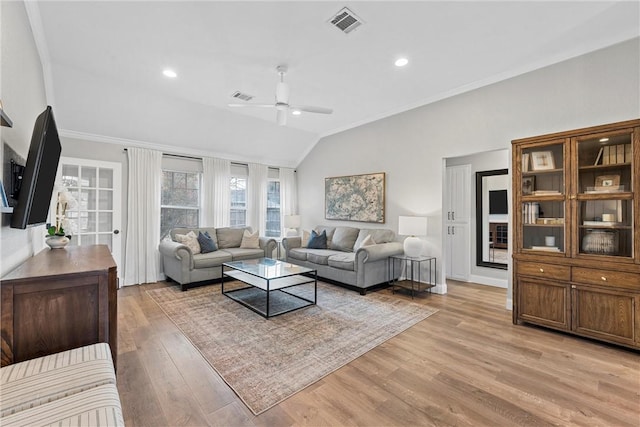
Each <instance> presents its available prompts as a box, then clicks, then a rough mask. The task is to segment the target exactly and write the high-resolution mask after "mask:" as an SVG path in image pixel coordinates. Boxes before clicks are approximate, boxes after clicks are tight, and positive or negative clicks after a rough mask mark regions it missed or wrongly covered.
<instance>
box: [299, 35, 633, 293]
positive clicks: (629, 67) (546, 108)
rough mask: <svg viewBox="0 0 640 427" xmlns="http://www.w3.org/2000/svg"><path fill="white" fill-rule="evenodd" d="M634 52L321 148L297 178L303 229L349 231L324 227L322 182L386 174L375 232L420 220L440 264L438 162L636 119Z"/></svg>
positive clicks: (412, 115) (367, 129)
mask: <svg viewBox="0 0 640 427" xmlns="http://www.w3.org/2000/svg"><path fill="white" fill-rule="evenodd" d="M639 52H640V39H638V38H636V39H633V40H630V41H628V42H625V43H621V44H619V45H615V46H612V47H609V48H607V49H603V50H600V51H596V52H593V53H590V54H588V55H584V56H581V57H578V58H574V59H571V60H569V61H565V62H563V63H559V64H555V65H552V66H549V67H546V68H542V69H540V70H537V71H534V72H531V73H527V74H524V75H522V76H518V77H515V78H512V79H509V80H506V81H503V82H500V83H496V84H493V85H491V86H487V87H484V88H481V89H477V90H474V91H472V92H468V93H465V94H461V95H458V96H455V97H452V98H449V99H445V100H442V101H439V102H436V103H433V104H430V105H426V106H423V107H420V108H416V109H414V110H411V111H407V112H405V113H402V114H398V115H395V116H392V117H388V118H385V119H382V120H379V121H376V122H373V123H369V124H367V125H364V126H361V127H358V128H355V129H351V130H348V131H345V132H341V133H339V134H335V135H331V136H328V137H325V138H323V139H322V140H320V141H319V142H318V144H317V145H316V147H314V149H313V150H312V151H311V152H310V153H309V155H308V156H307V157H306V158H305V159H304V160H303V161H302V162H301V164H300V165H299V166H298V168H297V170H298V188H299V194H298V197H299V206H300V214H301V215H302V222H303V228H309V227H312V226H314V225H316V224H327V223H331V224H332V225H339V224H347V225H350V223H343V222H338V221H327V220H325V219H324V178H325V177H330V176H340V175H352V174H360V173H370V172H386V173H387V193H386V199H387V201H386V214H387V216H386V218H387V220H386V224H384V227H388V228H392V229H394V230H397V227H398V216H399V215H426V216H428V217H429V221H430V225H429V236H428V237H427V244H426V251H427V253H428V254H430V255H434V256H436V257H437V258H438V259H442V253H441V248H442V225H441V222H442V176H443V170H442V167H443V158H449V157H457V156H463V155H468V154H471V153H478V152H482V151H488V150H497V149H509V148H510V141H511V140H513V139H516V138H523V137H527V136H534V135H540V134H545V133H550V132H556V131H562V130H569V129H576V128H581V127H586V126H592V125H599V124H604V123H610V122H616V121H621V120H629V119H634V118H638V117H639V116H640V91H639V89H640V66H639V64H640V54H639ZM425 78H428V76H425ZM434 221H437V222H438V224H436V226H435V227H434V226H432V225H431V224H432V223H433V222H434ZM351 225H353V224H352V223H351ZM355 225H356V226H364V225H365V224H355ZM439 264H440V263H439ZM442 277H443V276H442V274H438V278H439V280H440V281H442Z"/></svg>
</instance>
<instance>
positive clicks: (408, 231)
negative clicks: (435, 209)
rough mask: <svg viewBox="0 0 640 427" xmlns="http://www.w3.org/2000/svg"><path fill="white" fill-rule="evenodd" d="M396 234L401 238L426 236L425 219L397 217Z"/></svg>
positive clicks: (419, 217) (420, 217) (421, 217)
mask: <svg viewBox="0 0 640 427" xmlns="http://www.w3.org/2000/svg"><path fill="white" fill-rule="evenodd" d="M398 234H400V235H401V236H426V235H427V218H426V217H424V216H401V217H398Z"/></svg>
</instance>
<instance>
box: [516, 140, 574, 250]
mask: <svg viewBox="0 0 640 427" xmlns="http://www.w3.org/2000/svg"><path fill="white" fill-rule="evenodd" d="M565 146H566V144H564V141H562V142H558V143H557V144H549V145H543V146H536V147H532V148H523V149H522V153H521V160H522V169H521V170H522V175H521V180H520V183H521V186H522V193H521V194H522V199H521V201H522V205H521V214H522V225H523V227H522V248H523V249H526V250H534V251H544V252H550V253H554V252H555V253H558V252H559V253H564V252H565V247H566V246H565V244H566V242H565V237H566V236H565V225H564V224H565V192H566V184H565V173H564V157H565V154H564V149H565Z"/></svg>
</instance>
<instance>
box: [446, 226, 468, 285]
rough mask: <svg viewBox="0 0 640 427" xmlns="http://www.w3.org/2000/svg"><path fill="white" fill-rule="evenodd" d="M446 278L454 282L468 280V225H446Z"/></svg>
mask: <svg viewBox="0 0 640 427" xmlns="http://www.w3.org/2000/svg"><path fill="white" fill-rule="evenodd" d="M446 239H447V259H448V260H449V262H448V263H447V278H449V279H454V280H462V281H467V280H469V273H470V267H471V265H470V263H469V260H470V254H471V248H470V247H469V225H468V224H462V223H460V224H453V225H447V236H446Z"/></svg>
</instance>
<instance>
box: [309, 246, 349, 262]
mask: <svg viewBox="0 0 640 427" xmlns="http://www.w3.org/2000/svg"><path fill="white" fill-rule="evenodd" d="M340 253H341V252H340V251H334V250H332V249H308V250H307V261H308V262H312V263H314V264H319V265H329V257H330V256H332V255H336V254H340Z"/></svg>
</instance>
